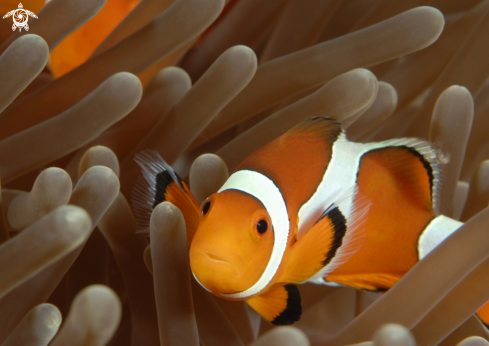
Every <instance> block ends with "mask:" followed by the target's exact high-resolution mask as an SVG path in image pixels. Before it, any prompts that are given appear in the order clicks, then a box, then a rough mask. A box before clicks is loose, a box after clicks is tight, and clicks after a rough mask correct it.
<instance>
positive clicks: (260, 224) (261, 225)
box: [256, 219, 268, 234]
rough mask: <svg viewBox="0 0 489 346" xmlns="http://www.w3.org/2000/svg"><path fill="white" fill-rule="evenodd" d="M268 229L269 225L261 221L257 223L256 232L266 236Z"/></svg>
mask: <svg viewBox="0 0 489 346" xmlns="http://www.w3.org/2000/svg"><path fill="white" fill-rule="evenodd" d="M267 229H268V223H267V222H266V221H265V220H263V219H261V220H260V221H258V222H257V223H256V230H257V231H258V233H260V234H264V233H265V232H266V231H267Z"/></svg>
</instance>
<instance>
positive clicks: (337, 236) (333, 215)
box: [318, 206, 346, 266]
mask: <svg viewBox="0 0 489 346" xmlns="http://www.w3.org/2000/svg"><path fill="white" fill-rule="evenodd" d="M324 217H328V218H329V220H330V221H331V223H332V224H333V239H332V242H331V247H330V248H329V251H328V253H327V254H326V258H325V259H324V261H323V262H321V264H322V265H323V266H326V265H327V264H328V263H329V262H331V260H332V259H333V257H334V256H335V255H336V252H337V251H338V249H339V248H340V246H341V244H342V243H343V237H344V236H345V234H346V219H345V216H344V215H343V213H342V212H341V210H340V208H338V207H337V206H336V207H334V208H333V209H331V210H329V211H328V212H326V213H325V214H323V215H322V216H321V218H320V219H319V220H318V222H319V221H320V220H321V219H323V218H324Z"/></svg>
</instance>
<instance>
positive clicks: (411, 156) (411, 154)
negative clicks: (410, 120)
mask: <svg viewBox="0 0 489 346" xmlns="http://www.w3.org/2000/svg"><path fill="white" fill-rule="evenodd" d="M374 144H375V143H374ZM381 144H382V145H383V146H384V147H382V148H378V149H374V150H371V151H368V152H367V153H366V154H365V155H368V154H369V153H372V152H374V151H384V152H385V151H389V150H390V151H392V150H394V151H395V150H398V151H397V153H398V154H395V155H391V159H390V166H391V169H392V170H397V169H402V170H403V171H404V172H405V177H411V179H409V180H408V182H409V184H410V185H411V186H412V187H414V188H416V194H417V195H418V197H419V198H422V199H425V198H429V200H430V203H431V205H432V207H433V211H434V212H435V214H438V213H439V207H440V190H441V186H442V183H443V171H442V167H443V165H444V164H446V163H448V159H447V158H446V157H445V156H444V155H443V154H442V153H441V152H440V151H439V150H436V149H435V148H433V145H432V144H431V143H430V142H427V141H424V140H421V139H418V138H401V139H392V140H388V141H384V142H381ZM396 148H397V149H396ZM416 163H421V166H420V165H419V164H418V165H416ZM422 184H424V185H426V184H428V186H429V194H428V195H426V193H425V192H424V191H422V189H423V187H422V186H421V185H422Z"/></svg>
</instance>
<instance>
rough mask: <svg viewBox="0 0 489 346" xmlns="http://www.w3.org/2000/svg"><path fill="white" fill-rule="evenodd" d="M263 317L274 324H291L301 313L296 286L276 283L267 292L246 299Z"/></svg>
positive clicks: (299, 298)
mask: <svg viewBox="0 0 489 346" xmlns="http://www.w3.org/2000/svg"><path fill="white" fill-rule="evenodd" d="M246 302H247V303H248V304H249V305H250V306H251V307H252V308H253V309H254V310H255V311H256V312H258V313H259V314H260V315H261V316H262V317H263V318H264V319H266V320H267V321H269V322H271V323H272V324H275V325H287V324H292V323H294V322H296V321H298V320H299V318H300V317H301V314H302V304H301V296H300V293H299V289H298V288H297V286H295V285H292V284H288V285H285V284H276V285H274V286H273V287H272V288H271V289H270V290H268V291H267V292H265V293H263V294H261V295H258V296H254V297H253V298H251V299H248V300H247V301H246Z"/></svg>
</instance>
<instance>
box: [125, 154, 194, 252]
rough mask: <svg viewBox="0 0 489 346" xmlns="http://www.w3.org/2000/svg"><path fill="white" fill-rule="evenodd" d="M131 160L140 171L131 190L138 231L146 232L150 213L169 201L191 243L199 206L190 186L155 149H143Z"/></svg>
mask: <svg viewBox="0 0 489 346" xmlns="http://www.w3.org/2000/svg"><path fill="white" fill-rule="evenodd" d="M134 160H135V161H136V162H137V164H138V165H139V166H140V167H141V169H142V171H143V172H142V173H143V176H142V177H139V179H138V181H137V183H136V186H135V187H134V190H133V193H132V206H133V209H134V213H135V214H136V218H137V220H138V223H139V226H140V231H141V232H148V231H149V220H150V217H151V212H152V211H153V209H154V208H155V207H156V206H157V205H158V204H160V203H162V202H165V201H166V202H170V203H172V204H174V205H175V206H176V207H177V208H178V209H180V211H181V212H182V214H183V217H184V219H185V225H186V228H187V242H188V245H189V246H190V243H191V241H192V238H193V235H194V234H195V231H196V230H197V226H198V224H199V219H200V216H199V209H200V207H199V204H198V203H197V200H196V199H195V197H194V196H193V195H192V193H191V192H190V189H189V188H188V187H187V185H186V184H185V183H184V182H183V180H182V179H180V177H179V176H178V175H177V173H176V172H175V171H174V170H173V168H172V167H171V166H170V165H169V164H167V163H166V162H165V160H163V158H162V157H161V156H160V154H158V152H156V151H150V150H145V151H143V152H141V153H138V154H136V157H135V159H134Z"/></svg>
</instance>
